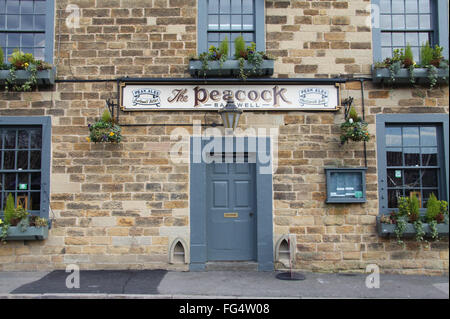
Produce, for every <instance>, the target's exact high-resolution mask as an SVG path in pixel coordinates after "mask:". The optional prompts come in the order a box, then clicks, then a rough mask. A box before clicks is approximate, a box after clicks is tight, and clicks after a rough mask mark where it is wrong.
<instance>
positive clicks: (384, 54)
mask: <svg viewBox="0 0 450 319" xmlns="http://www.w3.org/2000/svg"><path fill="white" fill-rule="evenodd" d="M390 57H392V49H391V48H382V49H381V59H382V60H384V59H386V58H390Z"/></svg>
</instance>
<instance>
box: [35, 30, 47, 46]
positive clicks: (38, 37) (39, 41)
mask: <svg viewBox="0 0 450 319" xmlns="http://www.w3.org/2000/svg"><path fill="white" fill-rule="evenodd" d="M34 46H35V47H45V34H42V33H36V34H35V35H34Z"/></svg>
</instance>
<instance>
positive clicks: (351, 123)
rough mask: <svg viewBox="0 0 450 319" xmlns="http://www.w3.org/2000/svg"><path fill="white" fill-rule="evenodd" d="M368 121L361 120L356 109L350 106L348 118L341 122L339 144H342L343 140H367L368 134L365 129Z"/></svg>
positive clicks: (368, 138)
mask: <svg viewBox="0 0 450 319" xmlns="http://www.w3.org/2000/svg"><path fill="white" fill-rule="evenodd" d="M367 126H368V123H367V122H365V121H363V120H362V119H361V118H360V117H359V116H358V114H357V113H356V110H355V109H354V107H353V106H352V107H351V108H350V112H349V115H348V118H347V119H346V121H345V122H344V123H342V124H341V144H342V145H344V144H345V142H348V141H349V140H351V141H355V142H361V141H365V142H367V141H369V140H370V134H369V132H368V130H367Z"/></svg>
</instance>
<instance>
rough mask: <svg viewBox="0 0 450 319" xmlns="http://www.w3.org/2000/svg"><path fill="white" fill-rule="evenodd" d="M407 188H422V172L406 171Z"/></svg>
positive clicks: (415, 170)
mask: <svg viewBox="0 0 450 319" xmlns="http://www.w3.org/2000/svg"><path fill="white" fill-rule="evenodd" d="M405 186H406V187H420V171H419V170H418V169H405Z"/></svg>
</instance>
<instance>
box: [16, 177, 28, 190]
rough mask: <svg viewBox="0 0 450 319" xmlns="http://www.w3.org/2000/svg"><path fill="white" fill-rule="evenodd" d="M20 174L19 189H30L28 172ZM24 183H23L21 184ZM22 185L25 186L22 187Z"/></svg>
mask: <svg viewBox="0 0 450 319" xmlns="http://www.w3.org/2000/svg"><path fill="white" fill-rule="evenodd" d="M18 175H19V176H18V177H19V185H17V189H18V190H19V189H20V190H24V189H26V190H28V189H30V185H28V174H27V173H22V174H18ZM21 184H22V185H21ZM21 186H22V187H23V188H21Z"/></svg>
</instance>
